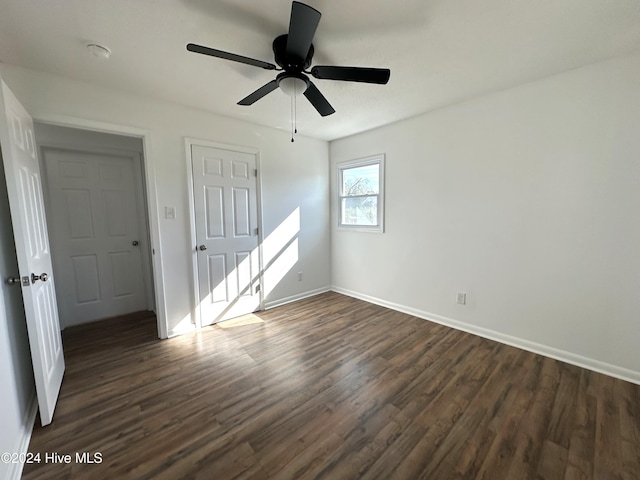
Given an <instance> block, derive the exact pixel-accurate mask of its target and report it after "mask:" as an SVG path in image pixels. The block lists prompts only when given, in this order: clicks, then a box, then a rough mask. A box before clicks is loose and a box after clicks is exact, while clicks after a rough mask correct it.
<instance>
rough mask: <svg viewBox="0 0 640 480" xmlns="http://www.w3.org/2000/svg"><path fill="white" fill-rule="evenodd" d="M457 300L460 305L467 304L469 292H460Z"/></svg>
mask: <svg viewBox="0 0 640 480" xmlns="http://www.w3.org/2000/svg"><path fill="white" fill-rule="evenodd" d="M456 302H457V303H459V304H460V305H466V304H467V294H466V293H464V292H458V296H457V297H456Z"/></svg>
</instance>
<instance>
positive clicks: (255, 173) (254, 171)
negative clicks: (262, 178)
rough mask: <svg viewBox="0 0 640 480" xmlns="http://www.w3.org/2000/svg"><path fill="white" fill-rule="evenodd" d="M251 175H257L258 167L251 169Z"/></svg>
mask: <svg viewBox="0 0 640 480" xmlns="http://www.w3.org/2000/svg"><path fill="white" fill-rule="evenodd" d="M253 175H254V177H257V176H258V169H257V168H254V169H253Z"/></svg>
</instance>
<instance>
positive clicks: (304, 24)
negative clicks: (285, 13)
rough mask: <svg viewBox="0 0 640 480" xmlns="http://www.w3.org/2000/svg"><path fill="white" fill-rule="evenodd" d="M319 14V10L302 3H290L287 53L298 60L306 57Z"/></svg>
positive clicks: (318, 20)
mask: <svg viewBox="0 0 640 480" xmlns="http://www.w3.org/2000/svg"><path fill="white" fill-rule="evenodd" d="M321 16H322V14H321V13H320V12H319V11H317V10H316V9H315V8H311V7H310V6H309V5H305V4H304V3H300V2H293V3H292V4H291V19H290V20H289V36H288V37H287V55H289V56H291V57H296V58H298V59H300V60H304V59H305V58H307V54H308V53H309V48H311V41H312V40H313V36H314V35H315V33H316V28H318V23H319V22H320V17H321Z"/></svg>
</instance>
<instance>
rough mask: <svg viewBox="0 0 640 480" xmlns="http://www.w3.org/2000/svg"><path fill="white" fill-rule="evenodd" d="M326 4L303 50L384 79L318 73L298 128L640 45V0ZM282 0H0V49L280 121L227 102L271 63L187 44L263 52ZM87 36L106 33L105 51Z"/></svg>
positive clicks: (417, 106)
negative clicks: (106, 55)
mask: <svg viewBox="0 0 640 480" xmlns="http://www.w3.org/2000/svg"><path fill="white" fill-rule="evenodd" d="M307 3H308V4H309V5H311V6H313V7H314V8H316V9H318V10H319V11H320V12H322V18H321V20H320V26H319V27H318V30H317V32H316V36H315V39H314V46H315V49H316V55H315V57H314V62H313V64H324V65H347V66H363V67H380V68H390V69H391V79H390V81H389V84H388V85H382V86H381V85H368V84H360V83H350V82H337V81H329V80H315V81H314V83H315V84H316V85H317V86H318V88H319V89H320V90H321V91H322V92H323V94H324V95H325V97H326V98H327V99H328V100H329V102H330V103H331V104H332V105H333V107H334V108H335V109H336V113H335V114H333V115H331V116H329V117H325V118H322V117H320V116H319V115H318V113H317V112H316V111H315V110H314V109H313V107H311V105H310V104H309V103H308V102H307V101H306V100H305V99H304V98H303V97H302V98H300V100H299V101H298V114H297V118H298V131H299V132H300V133H301V134H304V135H307V136H311V137H316V138H320V139H325V140H333V139H336V138H341V137H345V136H348V135H352V134H355V133H358V132H362V131H364V130H368V129H371V128H374V127H377V126H380V125H383V124H387V123H391V122H394V121H397V120H400V119H403V118H407V117H410V116H413V115H416V114H419V113H422V112H425V111H429V110H433V109H436V108H440V107H442V106H445V105H448V104H452V103H455V102H459V101H463V100H466V99H469V98H472V97H475V96H478V95H482V94H486V93H489V92H494V91H497V90H501V89H504V88H509V87H512V86H515V85H518V84H522V83H526V82H529V81H532V80H537V79H540V78H543V77H546V76H549V75H553V74H556V73H559V72H563V71H566V70H569V69H572V68H576V67H579V66H582V65H586V64H589V63H593V62H598V61H601V60H604V59H607V58H610V57H614V56H620V55H626V54H632V53H636V52H638V51H640V0H533V1H532V0H482V1H478V0H404V1H403V2H402V3H399V2H393V1H390V0H350V1H348V2H338V1H335V0H332V1H330V0H307ZM290 10H291V2H290V1H288V0H271V1H256V0H55V1H52V0H0V61H2V62H5V63H10V64H14V65H20V66H24V67H28V68H32V69H36V70H41V71H45V72H51V73H56V74H60V75H63V76H66V77H71V78H74V79H78V80H84V81H87V82H91V83H94V84H98V85H103V86H106V87H111V88H116V89H120V90H124V91H128V92H132V93H136V94H140V95H145V96H152V97H155V98H161V99H166V100H169V101H172V102H176V103H180V104H183V105H188V106H191V107H196V108H201V109H205V110H209V111H212V112H215V113H218V114H221V115H226V116H229V117H235V118H238V119H242V120H247V121H250V122H254V123H258V124H261V125H267V126H271V127H276V128H281V129H285V130H288V129H289V128H290V104H289V99H288V97H286V96H284V95H283V94H282V93H281V92H279V91H275V92H273V93H271V94H269V95H268V96H266V97H265V98H263V99H262V100H260V101H258V102H257V103H256V104H254V105H253V106H250V107H242V106H238V105H236V102H237V101H238V100H240V99H242V98H244V97H245V96H246V95H248V94H249V93H251V92H253V91H254V90H256V89H257V88H258V87H260V86H262V85H263V84H265V83H267V82H268V81H270V80H272V79H273V78H274V77H275V73H274V72H273V71H267V70H263V69H260V68H255V67H250V66H246V65H242V64H238V63H235V62H229V61H225V60H221V59H217V58H213V57H207V56H203V55H197V54H194V53H190V52H187V51H186V48H185V46H186V44H187V43H189V42H193V43H198V44H201V45H205V46H209V47H212V48H217V49H220V50H226V51H229V52H233V53H237V54H240V55H245V56H248V57H252V58H256V59H259V60H265V61H267V62H272V63H273V61H274V60H273V53H272V50H271V42H272V40H273V38H275V37H276V36H277V35H280V34H282V33H286V31H287V29H288V25H289V15H290ZM87 43H100V44H103V45H106V46H108V47H109V48H110V49H111V50H112V52H113V54H112V56H111V58H110V59H109V60H108V61H103V60H100V59H98V58H96V57H93V56H92V55H91V54H90V53H89V52H88V51H87V50H86V48H85V45H86V44H87Z"/></svg>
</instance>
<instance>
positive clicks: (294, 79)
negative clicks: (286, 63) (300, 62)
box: [278, 74, 309, 97]
mask: <svg viewBox="0 0 640 480" xmlns="http://www.w3.org/2000/svg"><path fill="white" fill-rule="evenodd" d="M308 86H309V79H308V78H307V77H305V76H304V75H299V76H298V75H292V74H285V75H282V76H281V77H279V78H278V87H280V90H282V93H284V94H285V95H288V96H289V97H297V96H298V95H302V94H303V93H304V92H305V91H306V90H307V87H308Z"/></svg>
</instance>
